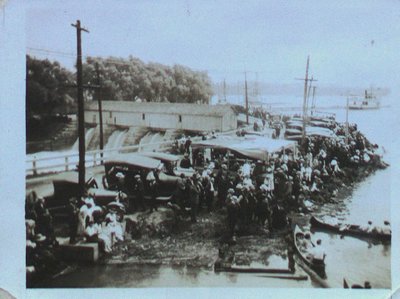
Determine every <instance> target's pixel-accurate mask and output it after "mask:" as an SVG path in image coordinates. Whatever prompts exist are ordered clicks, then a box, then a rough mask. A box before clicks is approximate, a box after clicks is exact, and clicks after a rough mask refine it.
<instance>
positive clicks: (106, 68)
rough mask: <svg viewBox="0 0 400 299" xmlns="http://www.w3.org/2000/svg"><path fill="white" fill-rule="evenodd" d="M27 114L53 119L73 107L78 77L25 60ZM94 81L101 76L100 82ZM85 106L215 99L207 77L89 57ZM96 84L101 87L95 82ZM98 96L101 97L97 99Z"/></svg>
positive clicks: (45, 63)
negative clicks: (100, 102) (92, 102)
mask: <svg viewBox="0 0 400 299" xmlns="http://www.w3.org/2000/svg"><path fill="white" fill-rule="evenodd" d="M26 67H27V70H26V110H27V113H28V115H34V114H52V113H55V112H61V111H66V110H68V109H67V108H69V109H70V108H71V107H76V88H74V85H75V84H76V80H75V78H76V75H75V73H74V72H71V71H69V70H68V69H66V68H64V67H62V66H61V65H60V64H59V63H58V62H51V61H49V60H47V59H46V60H40V59H36V58H34V57H30V56H29V55H27V66H26ZM97 75H99V79H100V80H98V77H97ZM83 81H84V84H85V85H89V86H90V85H99V84H100V87H101V88H99V89H98V90H96V89H92V88H88V89H85V100H91V99H95V98H94V96H100V98H101V99H102V100H113V101H144V102H170V103H204V104H206V103H209V101H210V99H211V96H212V94H213V89H212V83H211V80H210V78H209V76H208V74H207V72H200V71H194V70H192V69H190V68H188V67H185V66H181V65H174V66H172V67H171V66H166V65H163V64H159V63H144V62H142V61H141V60H140V59H138V58H134V57H132V56H130V57H129V58H127V59H123V58H116V57H109V58H101V57H88V58H86V61H85V62H84V64H83ZM98 81H99V82H98ZM96 92H99V93H98V94H97V95H96Z"/></svg>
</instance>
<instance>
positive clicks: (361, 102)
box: [349, 90, 380, 110]
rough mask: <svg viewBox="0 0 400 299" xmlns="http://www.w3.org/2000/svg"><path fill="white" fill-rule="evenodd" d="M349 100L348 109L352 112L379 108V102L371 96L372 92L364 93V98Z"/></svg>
mask: <svg viewBox="0 0 400 299" xmlns="http://www.w3.org/2000/svg"><path fill="white" fill-rule="evenodd" d="M349 100H350V101H349V109H352V110H370V109H379V108H380V102H379V100H378V99H377V98H376V96H375V95H373V94H372V92H371V93H368V91H367V90H366V91H365V95H364V97H352V98H351V99H349Z"/></svg>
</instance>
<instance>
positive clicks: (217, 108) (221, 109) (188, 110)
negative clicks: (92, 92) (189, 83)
mask: <svg viewBox="0 0 400 299" xmlns="http://www.w3.org/2000/svg"><path fill="white" fill-rule="evenodd" d="M85 105H86V106H85V110H86V111H92V110H95V111H97V109H98V106H97V101H92V102H86V103H85ZM102 109H103V111H113V112H136V113H161V114H177V115H178V114H182V115H204V116H223V115H225V114H226V113H232V112H233V110H232V108H231V106H229V105H205V104H186V103H156V102H146V103H135V102H128V101H102Z"/></svg>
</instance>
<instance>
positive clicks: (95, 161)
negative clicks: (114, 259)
mask: <svg viewBox="0 0 400 299" xmlns="http://www.w3.org/2000/svg"><path fill="white" fill-rule="evenodd" d="M174 142H175V141H162V142H154V143H147V144H141V145H132V146H124V147H119V148H111V149H103V150H92V151H87V152H86V155H85V164H86V167H94V166H97V165H101V164H103V162H104V161H105V160H107V158H108V157H110V156H111V155H110V154H118V153H130V152H134V151H140V150H141V149H142V148H144V147H148V146H154V145H158V146H160V145H164V146H166V145H167V146H169V147H170V146H171V145H172V144H173V143H174ZM164 149H166V148H164ZM78 159H79V153H78V152H75V153H71V152H69V153H65V154H61V155H57V156H51V157H43V158H33V159H28V160H27V161H26V163H27V164H30V166H28V167H27V168H26V174H27V175H29V174H32V175H37V174H38V173H39V171H41V172H46V170H48V171H52V172H61V171H69V170H73V169H75V167H76V166H77V164H78ZM60 161H63V162H60ZM40 162H47V163H46V164H47V165H45V166H38V164H39V163H40ZM42 164H43V163H42Z"/></svg>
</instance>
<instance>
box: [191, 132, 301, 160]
mask: <svg viewBox="0 0 400 299" xmlns="http://www.w3.org/2000/svg"><path fill="white" fill-rule="evenodd" d="M225 137H228V136H225ZM229 137H230V136H229ZM192 146H193V147H194V148H196V147H197V148H199V147H200V148H201V147H204V148H221V149H227V150H231V151H233V152H236V153H239V154H241V155H243V156H245V157H248V158H251V159H256V160H266V159H267V158H268V155H270V154H272V153H275V152H278V151H281V150H283V149H285V148H293V149H294V147H295V146H296V142H294V141H289V140H282V139H270V138H266V137H260V136H246V137H244V138H243V137H242V138H240V137H231V138H222V139H212V140H202V141H198V142H195V143H193V144H192Z"/></svg>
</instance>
